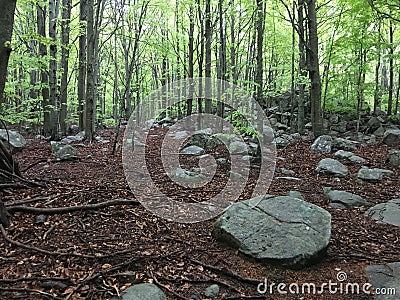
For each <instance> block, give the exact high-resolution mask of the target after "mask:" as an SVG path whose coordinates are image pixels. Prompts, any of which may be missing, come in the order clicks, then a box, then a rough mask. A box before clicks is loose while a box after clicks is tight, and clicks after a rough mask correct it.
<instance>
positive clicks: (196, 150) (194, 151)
mask: <svg viewBox="0 0 400 300" xmlns="http://www.w3.org/2000/svg"><path fill="white" fill-rule="evenodd" d="M180 153H181V154H190V155H202V154H204V149H203V148H201V147H198V146H188V147H186V148H184V149H182V150H181V151H180Z"/></svg>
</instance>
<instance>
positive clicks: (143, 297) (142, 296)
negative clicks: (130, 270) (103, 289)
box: [114, 283, 167, 300]
mask: <svg viewBox="0 0 400 300" xmlns="http://www.w3.org/2000/svg"><path fill="white" fill-rule="evenodd" d="M114 299H117V298H114ZM118 299H122V300H167V297H166V296H165V294H164V293H163V291H162V290H160V289H159V288H158V286H156V285H155V284H152V283H140V284H135V285H133V286H131V287H129V288H127V289H126V290H125V291H124V292H123V293H122V294H121V297H120V298H118Z"/></svg>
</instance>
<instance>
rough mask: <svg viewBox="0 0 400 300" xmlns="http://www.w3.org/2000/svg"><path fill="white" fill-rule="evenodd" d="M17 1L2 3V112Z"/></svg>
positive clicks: (0, 26)
mask: <svg viewBox="0 0 400 300" xmlns="http://www.w3.org/2000/svg"><path fill="white" fill-rule="evenodd" d="M16 3H17V1H16V0H1V1H0V11H1V14H0V112H1V106H2V104H3V103H5V99H4V87H5V85H6V77H7V66H8V59H9V57H10V53H11V36H12V32H13V24H14V12H15V5H16Z"/></svg>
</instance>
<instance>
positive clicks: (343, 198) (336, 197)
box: [325, 189, 369, 208]
mask: <svg viewBox="0 0 400 300" xmlns="http://www.w3.org/2000/svg"><path fill="white" fill-rule="evenodd" d="M325 195H326V196H327V197H328V198H329V200H330V203H331V204H332V203H335V204H341V205H343V206H344V207H346V208H354V207H360V206H368V205H369V203H368V202H367V201H365V200H364V199H363V198H362V197H361V196H358V195H356V194H352V193H349V192H346V191H338V190H331V189H327V190H326V191H325Z"/></svg>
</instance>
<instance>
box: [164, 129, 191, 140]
mask: <svg viewBox="0 0 400 300" xmlns="http://www.w3.org/2000/svg"><path fill="white" fill-rule="evenodd" d="M168 136H171V137H172V138H173V139H174V140H183V139H185V138H187V137H188V136H189V132H187V131H186V130H182V131H176V132H171V133H169V134H168Z"/></svg>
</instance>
